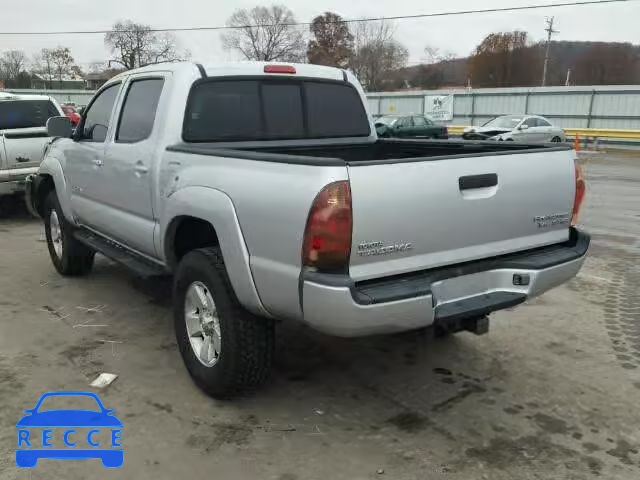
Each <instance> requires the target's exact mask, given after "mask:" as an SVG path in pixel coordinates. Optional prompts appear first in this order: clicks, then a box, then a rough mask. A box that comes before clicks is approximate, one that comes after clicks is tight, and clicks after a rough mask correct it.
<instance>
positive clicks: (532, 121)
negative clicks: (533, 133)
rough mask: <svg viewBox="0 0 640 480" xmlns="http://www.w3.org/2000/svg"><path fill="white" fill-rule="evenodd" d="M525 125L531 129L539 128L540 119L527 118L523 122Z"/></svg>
mask: <svg viewBox="0 0 640 480" xmlns="http://www.w3.org/2000/svg"><path fill="white" fill-rule="evenodd" d="M522 124H523V125H526V126H528V127H529V128H531V127H537V126H538V119H537V118H533V117H532V118H527V119H526V120H525V121H524V122H522Z"/></svg>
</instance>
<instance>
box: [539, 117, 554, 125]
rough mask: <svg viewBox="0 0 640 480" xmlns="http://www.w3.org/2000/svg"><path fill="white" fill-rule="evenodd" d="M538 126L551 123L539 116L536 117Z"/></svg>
mask: <svg viewBox="0 0 640 480" xmlns="http://www.w3.org/2000/svg"><path fill="white" fill-rule="evenodd" d="M538 126H539V127H550V126H551V124H550V123H549V122H547V121H546V120H545V119H544V118H539V119H538Z"/></svg>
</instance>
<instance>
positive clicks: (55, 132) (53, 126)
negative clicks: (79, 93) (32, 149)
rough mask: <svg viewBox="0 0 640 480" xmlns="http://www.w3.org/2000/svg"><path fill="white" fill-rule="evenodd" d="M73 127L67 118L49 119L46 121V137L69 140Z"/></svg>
mask: <svg viewBox="0 0 640 480" xmlns="http://www.w3.org/2000/svg"><path fill="white" fill-rule="evenodd" d="M72 134H73V126H72V125H71V120H69V119H68V118H67V117H51V118H50V119H49V120H47V135H49V136H50V137H62V138H71V135H72Z"/></svg>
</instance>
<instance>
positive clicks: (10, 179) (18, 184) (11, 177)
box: [0, 167, 38, 195]
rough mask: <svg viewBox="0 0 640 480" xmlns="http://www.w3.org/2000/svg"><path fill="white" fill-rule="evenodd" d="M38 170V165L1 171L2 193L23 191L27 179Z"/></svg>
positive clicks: (0, 185)
mask: <svg viewBox="0 0 640 480" xmlns="http://www.w3.org/2000/svg"><path fill="white" fill-rule="evenodd" d="M37 171H38V167H33V168H21V169H19V170H2V171H0V195H13V194H15V193H23V192H24V191H25V181H26V179H27V178H28V177H29V176H30V175H32V174H34V173H36V172H37ZM16 172H17V173H16Z"/></svg>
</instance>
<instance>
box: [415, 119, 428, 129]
mask: <svg viewBox="0 0 640 480" xmlns="http://www.w3.org/2000/svg"><path fill="white" fill-rule="evenodd" d="M413 124H414V125H415V126H416V127H426V126H427V120H426V119H425V118H424V117H413Z"/></svg>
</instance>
